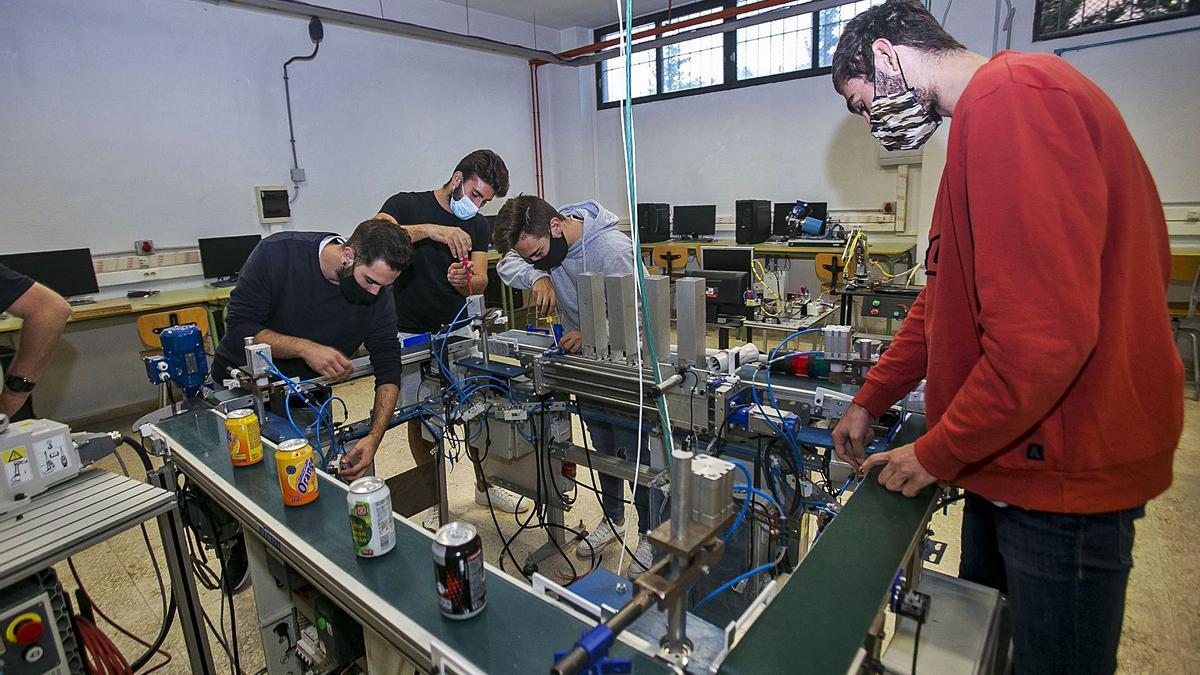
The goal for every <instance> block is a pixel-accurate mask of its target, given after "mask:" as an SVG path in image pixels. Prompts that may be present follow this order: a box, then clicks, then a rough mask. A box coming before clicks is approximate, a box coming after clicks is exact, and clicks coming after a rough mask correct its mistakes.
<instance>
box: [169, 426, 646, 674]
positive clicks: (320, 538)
mask: <svg viewBox="0 0 1200 675" xmlns="http://www.w3.org/2000/svg"><path fill="white" fill-rule="evenodd" d="M157 427H158V429H159V430H160V431H161V433H162V434H163V435H165V436H166V437H167V442H168V444H169V445H170V447H171V450H172V453H173V457H174V460H173V461H174V463H175V464H176V466H177V467H178V468H179V469H180V470H181V471H182V472H183V473H184V474H185V475H187V476H188V477H189V478H190V479H191V480H192V481H194V482H195V483H197V484H198V485H199V486H200V487H202V488H203V489H204V490H205V491H206V492H208V493H209V494H211V495H212V496H213V497H214V498H215V499H217V500H218V501H219V502H221V503H222V505H223V506H225V508H227V509H229V511H230V512H231V513H233V514H234V515H235V516H236V517H238V519H239V520H241V521H243V522H244V523H248V524H250V525H251V526H250V527H249V528H248V529H249V530H251V531H255V530H256V534H257V535H258V536H259V538H261V539H262V540H263V541H264V542H266V544H267V545H268V546H269V547H271V548H273V549H274V550H275V551H276V552H278V553H279V554H280V555H282V557H283V558H284V559H286V560H287V561H288V562H289V563H290V564H291V565H292V566H293V567H295V568H297V570H298V571H300V572H301V573H302V574H303V575H304V576H306V577H308V578H309V580H310V581H312V582H313V583H314V584H315V585H317V586H318V587H320V588H321V589H322V590H323V591H324V592H325V593H326V594H328V595H329V596H330V599H331V600H333V601H334V602H336V603H338V604H339V605H342V607H343V609H345V610H346V611H347V612H349V613H350V614H351V615H352V616H354V617H356V618H357V619H358V620H360V621H362V622H363V623H364V624H365V625H367V626H370V627H371V628H372V629H374V630H375V631H376V632H378V633H379V634H380V635H381V636H382V637H384V639H386V640H388V641H389V642H390V643H392V644H393V646H395V647H396V648H397V649H399V650H401V651H403V652H405V653H407V654H409V655H410V656H416V654H415V652H424V653H425V654H427V653H428V651H429V645H430V641H431V640H437V641H439V642H441V643H442V644H444V645H446V646H448V647H449V648H451V649H452V650H454V651H455V652H457V653H458V654H461V655H462V656H463V657H465V658H467V659H469V660H470V661H471V662H472V663H473V664H474V665H475V666H476V667H477V668H479V669H480V670H482V671H484V672H487V673H521V674H526V673H538V672H547V671H548V670H549V668H550V666H551V665H552V663H553V659H554V652H555V651H561V650H566V649H568V648H570V647H571V645H573V644H574V643H575V641H576V640H578V639H579V636H580V635H581V633H582V632H583V631H584V630H585V629H587V628H589V627H590V626H588V625H587V624H585V623H584V622H582V621H580V620H578V619H576V618H574V617H573V616H572V615H570V614H567V613H566V612H564V611H563V610H562V609H560V608H559V607H558V606H557V605H554V604H553V603H551V602H550V601H548V600H546V599H545V598H542V597H540V596H538V595H535V594H534V593H533V591H532V590H531V589H530V588H528V587H527V586H525V585H524V584H522V583H520V582H515V581H513V580H511V579H509V578H507V577H506V576H503V575H502V574H500V573H497V572H495V571H494V569H489V572H491V573H489V574H488V579H487V598H488V606H487V608H486V609H485V610H484V611H483V613H482V614H480V615H479V616H477V617H475V618H473V619H470V620H468V621H450V620H447V619H444V618H443V617H442V616H441V614H440V613H439V612H438V606H437V595H436V592H435V587H434V580H433V557H432V553H431V546H432V541H433V540H432V537H431V536H430V535H429V534H427V533H425V532H424V531H423V530H420V529H419V528H417V527H415V526H413V525H412V524H410V523H408V522H407V521H405V520H402V519H397V523H396V539H397V543H396V547H395V549H394V550H393V551H392V552H391V553H389V554H387V555H386V556H383V557H381V558H376V559H364V558H359V557H357V556H355V555H354V551H353V549H352V546H351V539H350V528H349V523H348V516H347V511H346V499H345V495H346V492H345V488H344V486H343V485H342V484H341V483H340V482H338V481H336V480H333V479H331V478H329V477H328V476H325V475H321V477H320V481H321V483H320V489H321V497H320V498H319V499H317V501H315V502H313V503H312V504H308V505H306V506H301V507H285V506H284V505H283V502H282V500H281V499H280V495H279V484H278V482H277V481H276V478H275V464H274V458H273V456H272V455H271V450H270V448H269V447H267V448H265V449H266V450H267V452H266V455H267V456H266V457H265V458H264V460H263V461H262V462H260V463H259V464H257V465H255V466H250V467H244V468H238V469H236V470H235V469H234V468H233V467H232V466H231V465H230V463H229V452H228V448H227V446H226V441H225V430H224V425H223V423H222V420H221V418H219V417H218V416H216V415H215V414H213V413H212V412H209V411H200V412H196V413H193V414H190V415H185V416H180V417H177V418H174V419H169V420H165V421H163V422H160V423H159V424H158V425H157ZM611 655H612V656H614V657H621V658H632V659H633V664H634V670H633V672H634V673H666V672H669V669H668V668H667V666H666V665H665V664H663V663H661V662H659V661H656V660H654V659H652V658H650V657H648V656H645V655H643V654H641V653H638V652H635V651H634V650H632V649H631V648H630V647H629V646H627V645H624V644H621V643H618V644H617V645H615V646H614V647H613V649H612V653H611ZM426 658H427V657H426Z"/></svg>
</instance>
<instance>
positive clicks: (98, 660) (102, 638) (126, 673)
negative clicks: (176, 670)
mask: <svg viewBox="0 0 1200 675" xmlns="http://www.w3.org/2000/svg"><path fill="white" fill-rule="evenodd" d="M67 567H69V568H70V569H71V576H72V577H74V579H75V585H76V586H78V587H79V590H80V591H81V592H82V593H83V594H84V595H85V596H86V597H87V601H88V603H90V605H91V608H92V611H93V612H95V613H96V614H98V615H99V616H100V618H102V619H104V620H105V621H106V622H108V624H109V625H111V626H112V627H113V628H116V629H117V631H118V632H120V633H121V634H122V635H124V636H125V637H127V638H129V639H130V640H133V641H134V642H136V643H138V644H140V645H141V646H143V647H145V648H147V649H149V648H150V646H151V645H150V643H149V642H146V641H145V640H143V639H142V638H140V637H138V636H136V635H134V634H133V633H131V632H130V631H129V630H128V629H126V628H125V627H124V626H122V625H120V624H119V623H117V622H116V621H113V620H112V618H111V617H110V616H108V615H107V614H105V613H104V610H102V609H100V606H99V605H97V604H96V603H95V601H93V600H92V597H91V595H90V594H89V593H88V592H87V589H86V588H85V587H84V585H83V580H82V579H80V578H79V571H78V570H76V569H75V561H74V560H72V559H70V558H67ZM72 620H73V621H74V624H75V632H76V633H77V634H78V635H79V637H80V639H82V640H83V646H84V665H85V666H86V668H85V669H86V671H87V672H88V673H91V674H95V675H110V674H111V675H133V670H132V669H131V668H130V667H129V662H128V661H127V660H126V659H125V656H124V655H123V654H122V653H121V650H119V649H117V646H116V645H115V644H113V642H112V640H111V639H110V638H109V637H108V635H106V634H105V633H104V631H103V630H102V629H101V628H100V627H99V626H97V625H96V624H94V623H92V622H91V621H90V620H88V619H87V618H86V617H84V616H81V615H79V614H76V615H75V616H74V617H72ZM155 651H157V652H158V653H159V654H162V655H163V657H165V659H166V660H165V661H163V662H162V663H160V664H158V665H157V666H154V667H153V668H150V669H149V670H144V671H142V674H143V675H146V674H147V673H153V672H154V671H156V670H159V669H161V668H163V667H165V666H166V665H167V664H169V663H171V660H172V659H173V658H174V657H173V656H172V655H171V652H168V651H167V650H165V649H163V648H161V647H159V648H158V649H157V650H155ZM93 659H94V661H95V665H93Z"/></svg>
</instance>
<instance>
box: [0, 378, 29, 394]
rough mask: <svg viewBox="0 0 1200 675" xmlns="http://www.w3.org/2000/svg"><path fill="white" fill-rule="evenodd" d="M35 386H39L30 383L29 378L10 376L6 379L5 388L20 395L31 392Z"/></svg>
mask: <svg viewBox="0 0 1200 675" xmlns="http://www.w3.org/2000/svg"><path fill="white" fill-rule="evenodd" d="M35 386H37V383H36V382H30V381H29V379H28V378H24V377H21V376H20V375H9V376H8V377H5V378H4V388H5V389H7V390H9V391H11V392H15V393H18V394H25V393H28V392H31V391H33V388H34V387H35Z"/></svg>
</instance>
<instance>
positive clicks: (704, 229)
mask: <svg viewBox="0 0 1200 675" xmlns="http://www.w3.org/2000/svg"><path fill="white" fill-rule="evenodd" d="M671 229H672V232H673V233H674V234H675V235H676V236H684V237H711V236H712V235H714V234H716V233H717V207H716V205H715V204H708V205H705V206H676V207H675V217H674V218H673V219H672V222H671Z"/></svg>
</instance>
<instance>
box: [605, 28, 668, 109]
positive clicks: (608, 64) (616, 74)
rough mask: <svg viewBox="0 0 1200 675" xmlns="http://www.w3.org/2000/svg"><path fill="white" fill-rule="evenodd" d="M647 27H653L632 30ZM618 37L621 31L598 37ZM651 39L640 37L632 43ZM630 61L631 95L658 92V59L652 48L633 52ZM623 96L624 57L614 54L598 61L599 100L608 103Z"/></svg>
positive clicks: (649, 94)
mask: <svg viewBox="0 0 1200 675" xmlns="http://www.w3.org/2000/svg"><path fill="white" fill-rule="evenodd" d="M649 28H654V24H653V23H647V24H643V25H641V26H634V28H633V32H634V34H637V33H638V32H640V31H644V30H646V29H649ZM619 37H621V33H620V31H616V32H612V33H608V34H607V35H604V36H602V37H601V38H600V39H601V40H612V39H613V38H619ZM651 39H653V38H641V39H640V40H634V41H633V43H634V44H638V43H639V42H645V41H646V40H651ZM631 62H632V64H633V77H632V78H631V79H632V82H631V85H632V88H633V97H634V98H642V97H645V96H653V95H654V94H656V93H658V61H657V60H656V59H655V58H654V50H653V49H648V50H646V51H644V52H634V53H633V56H632V57H631ZM623 98H625V58H624V57H621V56H616V57H613V58H611V59H608V60H606V61H602V62H601V63H600V101H601V102H603V103H609V102H612V101H620V100H621V99H623Z"/></svg>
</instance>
